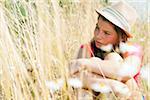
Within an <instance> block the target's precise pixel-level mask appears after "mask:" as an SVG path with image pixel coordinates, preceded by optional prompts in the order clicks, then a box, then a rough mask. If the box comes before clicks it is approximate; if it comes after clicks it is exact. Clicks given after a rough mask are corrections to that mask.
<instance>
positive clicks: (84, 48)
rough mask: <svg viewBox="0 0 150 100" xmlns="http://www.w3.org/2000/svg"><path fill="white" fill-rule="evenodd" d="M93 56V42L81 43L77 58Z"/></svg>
mask: <svg viewBox="0 0 150 100" xmlns="http://www.w3.org/2000/svg"><path fill="white" fill-rule="evenodd" d="M89 57H92V48H91V43H86V44H82V45H80V48H79V52H78V56H77V58H89Z"/></svg>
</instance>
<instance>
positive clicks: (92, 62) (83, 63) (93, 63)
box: [69, 57, 101, 75]
mask: <svg viewBox="0 0 150 100" xmlns="http://www.w3.org/2000/svg"><path fill="white" fill-rule="evenodd" d="M100 61H101V59H100V58H97V57H92V58H81V59H77V60H72V61H71V62H70V64H69V72H70V74H71V75H73V74H75V73H77V72H80V71H82V70H88V71H90V72H91V71H92V70H94V68H96V67H97V68H98V65H99V63H100Z"/></svg>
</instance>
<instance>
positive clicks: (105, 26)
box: [94, 18, 119, 48]
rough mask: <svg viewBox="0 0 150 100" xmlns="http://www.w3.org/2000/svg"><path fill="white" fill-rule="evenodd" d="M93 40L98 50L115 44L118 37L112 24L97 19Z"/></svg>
mask: <svg viewBox="0 0 150 100" xmlns="http://www.w3.org/2000/svg"><path fill="white" fill-rule="evenodd" d="M94 40H95V45H96V47H97V48H100V47H101V46H102V45H108V44H113V45H115V44H117V43H118V41H119V37H118V35H117V32H116V31H115V29H114V25H113V24H111V23H110V22H107V21H104V20H103V19H102V18H99V19H98V22H97V24H96V28H95V31H94Z"/></svg>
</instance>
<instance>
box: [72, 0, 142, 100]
mask: <svg viewBox="0 0 150 100" xmlns="http://www.w3.org/2000/svg"><path fill="white" fill-rule="evenodd" d="M96 12H97V13H98V20H97V23H96V26H95V30H94V37H93V38H92V40H91V41H90V43H87V44H84V45H82V46H81V47H80V50H79V53H78V57H77V58H78V59H77V60H74V61H73V62H72V64H71V66H70V74H71V75H73V76H75V75H77V76H78V75H79V76H80V74H81V72H83V71H85V70H86V71H87V72H86V74H84V75H83V78H84V83H85V84H84V86H85V87H87V88H91V84H93V83H94V82H104V83H105V82H106V81H107V82H106V83H110V84H111V83H112V81H119V82H120V83H121V84H125V85H127V86H128V88H129V89H130V90H131V91H132V94H131V95H132V96H133V95H139V94H138V93H136V92H135V91H136V89H137V87H138V86H137V83H138V82H137V81H138V75H139V72H140V66H141V62H142V55H143V54H142V50H141V47H140V46H139V45H137V44H133V43H129V42H128V38H131V37H132V34H131V32H130V28H131V25H133V23H134V22H135V19H136V15H137V14H136V12H135V10H134V9H133V8H132V7H131V6H129V5H128V4H127V3H125V2H123V1H121V2H118V3H116V4H114V5H112V6H110V7H106V8H103V9H98V10H96ZM114 90H115V89H114ZM116 95H117V92H116ZM131 95H130V97H132V96H131ZM117 96H118V95H117ZM128 96H129V95H128ZM138 99H139V97H137V98H136V100H138ZM140 100H141V99H140Z"/></svg>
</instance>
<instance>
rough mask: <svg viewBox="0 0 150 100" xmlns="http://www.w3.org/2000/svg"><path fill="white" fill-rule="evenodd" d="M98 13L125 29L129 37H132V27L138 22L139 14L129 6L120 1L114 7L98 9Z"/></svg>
mask: <svg viewBox="0 0 150 100" xmlns="http://www.w3.org/2000/svg"><path fill="white" fill-rule="evenodd" d="M96 12H97V13H98V14H101V15H102V16H104V17H105V18H106V19H108V20H109V21H110V22H112V23H113V24H115V25H116V26H118V27H120V28H121V29H123V30H124V31H125V33H126V34H127V36H128V37H132V34H131V33H130V32H131V26H132V25H133V24H134V23H135V21H136V18H137V13H136V11H135V9H134V8H132V7H131V6H130V5H129V4H127V3H126V2H124V1H120V2H118V3H116V4H114V5H112V6H109V7H105V8H103V9H101V8H100V9H96Z"/></svg>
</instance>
